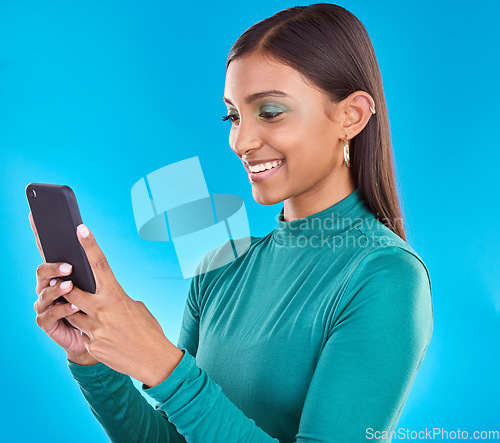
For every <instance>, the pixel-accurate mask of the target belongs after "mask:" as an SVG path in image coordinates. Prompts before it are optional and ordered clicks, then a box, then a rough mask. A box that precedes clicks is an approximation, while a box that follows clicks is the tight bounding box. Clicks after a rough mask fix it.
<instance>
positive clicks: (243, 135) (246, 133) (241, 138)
mask: <svg viewBox="0 0 500 443" xmlns="http://www.w3.org/2000/svg"><path fill="white" fill-rule="evenodd" d="M229 145H230V146H231V149H232V150H233V151H234V152H235V153H236V154H237V155H238V156H242V155H246V154H247V153H248V152H249V151H252V150H254V149H259V148H261V147H262V145H263V142H262V139H261V137H260V136H259V133H258V129H257V128H256V127H255V125H253V124H252V123H251V122H250V121H247V122H245V123H244V122H241V121H240V124H239V125H238V126H235V127H233V130H232V131H231V134H230V136H229Z"/></svg>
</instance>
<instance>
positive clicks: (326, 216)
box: [273, 188, 375, 245]
mask: <svg viewBox="0 0 500 443" xmlns="http://www.w3.org/2000/svg"><path fill="white" fill-rule="evenodd" d="M284 209H285V207H284V206H283V207H282V208H281V211H280V213H279V214H278V216H277V217H276V220H277V222H278V227H277V228H276V229H275V230H274V231H273V239H274V240H275V241H276V242H277V243H279V244H281V245H287V244H292V243H293V244H294V243H300V242H301V241H302V242H303V243H306V242H308V241H309V240H312V239H313V238H314V239H319V240H320V241H321V239H322V238H330V237H335V236H337V235H340V234H342V233H344V232H346V231H348V230H350V229H352V228H353V227H354V226H356V225H359V224H361V223H362V222H363V221H365V220H367V219H370V218H373V217H375V215H374V214H373V213H372V212H371V211H370V210H369V209H368V207H367V206H366V204H365V202H364V200H363V199H362V198H361V195H360V191H359V188H356V189H355V190H354V191H353V192H352V193H351V194H349V195H348V196H347V197H344V198H343V199H342V200H340V201H338V202H337V203H335V204H334V205H332V206H330V207H329V208H326V209H323V210H322V211H320V212H317V213H316V214H311V215H309V216H307V217H304V218H299V219H298V220H292V221H284V220H283V212H284ZM316 236H317V237H316ZM299 237H300V238H299Z"/></svg>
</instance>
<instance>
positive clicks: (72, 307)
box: [71, 303, 80, 311]
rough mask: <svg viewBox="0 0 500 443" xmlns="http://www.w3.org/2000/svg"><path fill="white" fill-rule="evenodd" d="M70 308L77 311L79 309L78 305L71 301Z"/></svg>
mask: <svg viewBox="0 0 500 443" xmlns="http://www.w3.org/2000/svg"><path fill="white" fill-rule="evenodd" d="M71 309H76V310H77V311H79V310H80V308H79V307H78V306H75V305H74V304H73V303H71Z"/></svg>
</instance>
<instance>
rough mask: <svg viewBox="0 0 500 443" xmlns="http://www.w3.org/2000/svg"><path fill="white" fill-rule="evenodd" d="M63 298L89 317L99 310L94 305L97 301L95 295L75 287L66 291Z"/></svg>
mask: <svg viewBox="0 0 500 443" xmlns="http://www.w3.org/2000/svg"><path fill="white" fill-rule="evenodd" d="M64 298H65V299H66V300H68V302H69V303H73V304H74V305H75V306H78V308H80V309H81V310H82V311H83V312H85V313H86V314H87V315H88V316H91V317H92V316H93V315H94V314H95V311H96V310H98V309H99V307H98V306H97V305H96V301H97V300H96V297H95V294H92V293H90V292H85V291H82V290H81V289H80V288H78V287H76V286H73V287H72V289H71V290H69V291H66V293H65V294H64Z"/></svg>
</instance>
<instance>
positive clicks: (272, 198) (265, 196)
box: [252, 188, 285, 206]
mask: <svg viewBox="0 0 500 443" xmlns="http://www.w3.org/2000/svg"><path fill="white" fill-rule="evenodd" d="M252 195H253V198H254V200H255V201H256V202H257V203H259V204H260V205H266V206H268V205H275V204H276V203H279V202H282V201H283V200H285V197H283V196H281V195H279V194H277V193H276V192H259V191H256V190H255V188H254V189H253V191H252Z"/></svg>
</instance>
